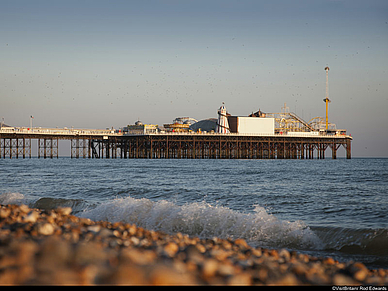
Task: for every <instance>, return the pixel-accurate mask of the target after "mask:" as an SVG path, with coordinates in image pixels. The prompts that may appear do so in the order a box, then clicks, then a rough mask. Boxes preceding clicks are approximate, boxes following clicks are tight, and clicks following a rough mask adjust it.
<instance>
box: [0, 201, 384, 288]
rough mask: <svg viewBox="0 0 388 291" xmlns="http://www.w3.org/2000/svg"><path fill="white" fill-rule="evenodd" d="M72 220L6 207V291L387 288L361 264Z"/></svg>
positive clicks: (2, 242) (1, 221)
mask: <svg viewBox="0 0 388 291" xmlns="http://www.w3.org/2000/svg"><path fill="white" fill-rule="evenodd" d="M71 212H72V209H71V208H69V207H64V208H57V209H54V210H40V209H33V208H29V207H28V206H26V205H12V204H11V205H1V206H0V285H69V284H70V285H106V284H109V285H120V284H125V285H282V286H283V285H336V286H339V285H346V286H349V285H374V286H376V287H375V288H378V286H388V269H376V270H372V269H368V268H367V267H365V265H364V264H362V263H359V262H347V263H342V262H338V261H336V260H334V259H332V258H330V257H328V258H317V257H313V256H309V255H306V254H301V253H297V252H294V251H291V252H290V251H288V250H286V249H280V250H274V249H265V248H253V247H250V246H249V245H248V244H247V243H246V241H245V240H243V239H235V240H231V239H219V238H212V239H200V238H197V237H190V236H187V235H183V234H181V233H177V234H174V235H168V234H165V233H163V232H160V231H152V230H146V229H144V228H141V227H137V226H135V225H133V224H128V223H121V222H116V223H110V222H107V221H92V220H90V219H87V218H80V217H77V216H74V215H72V214H71ZM375 290H377V289H375ZM380 290H387V289H386V287H383V288H382V289H381V288H380Z"/></svg>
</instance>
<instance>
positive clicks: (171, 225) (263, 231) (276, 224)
mask: <svg viewBox="0 0 388 291" xmlns="http://www.w3.org/2000/svg"><path fill="white" fill-rule="evenodd" d="M80 215H81V216H83V217H87V218H90V219H92V220H107V221H110V222H116V221H122V222H127V223H132V224H136V225H137V226H141V227H144V228H147V229H152V230H157V231H163V232H166V233H169V234H172V233H176V232H181V233H184V234H188V235H192V236H199V237H201V238H211V237H220V238H232V239H236V238H243V239H245V240H247V241H248V243H250V244H251V245H253V246H266V247H289V248H302V249H321V248H322V247H323V246H322V242H321V241H320V240H319V238H318V237H317V236H316V235H315V234H314V232H313V231H311V230H310V228H309V227H307V226H306V225H305V224H304V223H303V222H302V221H295V222H289V221H284V220H279V219H278V218H276V217H275V216H274V215H271V214H268V213H267V212H266V211H265V209H264V208H263V207H260V206H256V207H255V209H254V212H253V213H241V212H238V211H235V210H232V209H230V208H227V207H225V206H212V205H210V204H208V203H206V202H192V203H185V204H183V205H177V204H176V203H174V202H170V201H166V200H159V201H151V200H149V199H146V198H141V199H135V198H133V197H126V198H116V199H113V200H111V201H107V202H103V203H101V204H100V205H99V206H97V207H96V208H94V209H90V210H85V211H84V212H83V213H80Z"/></svg>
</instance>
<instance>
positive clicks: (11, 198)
mask: <svg viewBox="0 0 388 291" xmlns="http://www.w3.org/2000/svg"><path fill="white" fill-rule="evenodd" d="M25 203H26V198H25V196H24V195H23V194H21V193H14V192H8V193H3V194H0V204H3V205H6V204H18V205H19V204H25Z"/></svg>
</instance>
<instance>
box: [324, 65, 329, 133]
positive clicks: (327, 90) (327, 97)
mask: <svg viewBox="0 0 388 291" xmlns="http://www.w3.org/2000/svg"><path fill="white" fill-rule="evenodd" d="M329 70H330V69H329V67H326V68H325V71H326V98H325V99H323V102H325V103H326V130H328V128H329V103H330V102H331V101H330V99H329Z"/></svg>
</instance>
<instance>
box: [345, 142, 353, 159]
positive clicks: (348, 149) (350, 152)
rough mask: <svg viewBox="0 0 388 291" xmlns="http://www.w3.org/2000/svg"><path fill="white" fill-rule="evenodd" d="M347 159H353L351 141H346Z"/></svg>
mask: <svg viewBox="0 0 388 291" xmlns="http://www.w3.org/2000/svg"><path fill="white" fill-rule="evenodd" d="M346 158H347V159H351V158H352V146H351V141H350V139H347V140H346Z"/></svg>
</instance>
